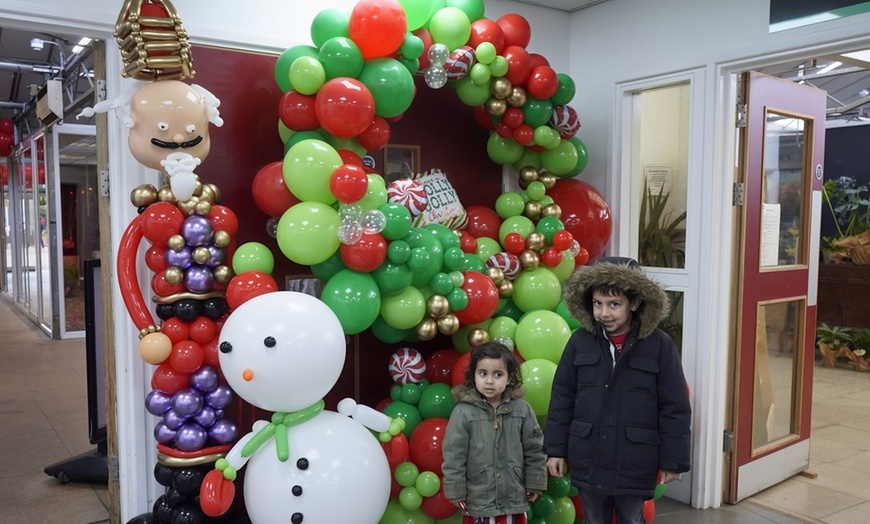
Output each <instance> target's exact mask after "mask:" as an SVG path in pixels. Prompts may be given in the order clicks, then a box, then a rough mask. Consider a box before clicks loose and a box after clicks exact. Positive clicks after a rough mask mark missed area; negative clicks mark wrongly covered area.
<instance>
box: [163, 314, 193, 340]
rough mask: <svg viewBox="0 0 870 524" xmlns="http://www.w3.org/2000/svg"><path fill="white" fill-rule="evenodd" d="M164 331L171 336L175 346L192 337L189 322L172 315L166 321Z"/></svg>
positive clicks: (170, 338)
mask: <svg viewBox="0 0 870 524" xmlns="http://www.w3.org/2000/svg"><path fill="white" fill-rule="evenodd" d="M162 331H163V334H164V335H166V336H167V337H169V340H171V341H172V345H173V346H174V345H175V344H178V343H179V342H182V341H184V340H187V339H188V338H190V326H188V325H187V322H185V321H183V320H181V319H179V318H178V317H172V318H170V319H168V320H166V322H164V323H163V328H162Z"/></svg>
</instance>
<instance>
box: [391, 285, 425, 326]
mask: <svg viewBox="0 0 870 524" xmlns="http://www.w3.org/2000/svg"><path fill="white" fill-rule="evenodd" d="M425 314H426V300H425V299H424V298H423V293H421V292H420V290H419V289H417V288H415V287H414V286H408V287H407V288H405V290H404V291H402V292H400V293H397V294H395V295H391V296H385V297H381V316H382V317H383V318H384V320H385V321H386V322H387V324H389V325H391V326H393V327H394V328H396V329H410V328H412V327H414V326H416V325H417V324H419V323H420V321H421V320H423V316H424V315H425Z"/></svg>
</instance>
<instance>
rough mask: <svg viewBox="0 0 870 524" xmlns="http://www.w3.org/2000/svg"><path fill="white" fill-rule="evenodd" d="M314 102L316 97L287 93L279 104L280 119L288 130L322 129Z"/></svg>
mask: <svg viewBox="0 0 870 524" xmlns="http://www.w3.org/2000/svg"><path fill="white" fill-rule="evenodd" d="M314 101H315V97H314V95H303V94H301V93H297V92H296V91H292V90H291V91H287V92H286V93H284V95H282V96H281V101H280V102H279V103H278V117H279V118H280V119H281V122H283V123H284V125H285V126H287V128H288V129H292V130H294V131H309V130H311V129H317V128H318V127H320V122H318V120H317V113H316V112H315V111H314Z"/></svg>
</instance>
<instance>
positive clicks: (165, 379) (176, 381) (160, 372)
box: [151, 362, 190, 395]
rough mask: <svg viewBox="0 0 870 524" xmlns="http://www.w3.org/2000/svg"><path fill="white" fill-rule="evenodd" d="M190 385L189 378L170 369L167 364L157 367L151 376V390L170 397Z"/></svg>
mask: <svg viewBox="0 0 870 524" xmlns="http://www.w3.org/2000/svg"><path fill="white" fill-rule="evenodd" d="M189 384H190V376H189V375H188V374H187V373H180V372H178V371H176V370H175V369H173V368H172V366H171V365H170V364H169V362H164V363H163V364H160V365H159V366H157V369H155V370H154V374H153V375H151V389H156V390H158V391H161V392H163V393H166V394H167V395H172V394H174V393H176V392H178V391H179V390H180V389H183V388H186V387H187V386H188V385H189Z"/></svg>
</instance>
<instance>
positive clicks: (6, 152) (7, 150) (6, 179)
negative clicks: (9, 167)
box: [0, 144, 14, 184]
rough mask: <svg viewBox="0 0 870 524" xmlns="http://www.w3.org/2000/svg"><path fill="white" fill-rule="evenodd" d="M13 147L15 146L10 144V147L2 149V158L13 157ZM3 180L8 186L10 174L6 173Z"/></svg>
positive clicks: (0, 154)
mask: <svg viewBox="0 0 870 524" xmlns="http://www.w3.org/2000/svg"><path fill="white" fill-rule="evenodd" d="M13 147H14V146H13V145H12V144H9V145H8V146H5V147H0V156H9V155H11V154H12V148H13ZM3 180H4V182H3V183H4V184H7V183H8V182H9V174H8V173H5V174H4V175H3Z"/></svg>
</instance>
